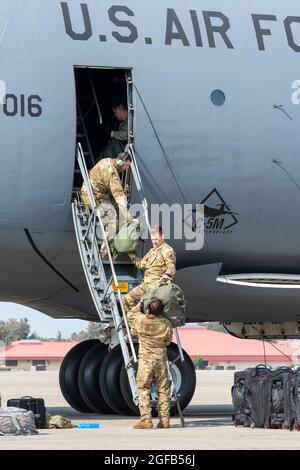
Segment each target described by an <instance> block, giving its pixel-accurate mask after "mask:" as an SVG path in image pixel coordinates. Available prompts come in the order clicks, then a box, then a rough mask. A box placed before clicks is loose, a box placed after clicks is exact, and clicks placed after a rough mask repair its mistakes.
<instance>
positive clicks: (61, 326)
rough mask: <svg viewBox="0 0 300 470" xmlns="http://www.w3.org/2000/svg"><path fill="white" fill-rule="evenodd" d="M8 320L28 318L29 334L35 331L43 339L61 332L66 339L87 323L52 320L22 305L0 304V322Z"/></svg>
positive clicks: (82, 328) (83, 327)
mask: <svg viewBox="0 0 300 470" xmlns="http://www.w3.org/2000/svg"><path fill="white" fill-rule="evenodd" d="M10 318H16V319H19V318H28V320H29V324H30V326H31V332H33V331H36V332H37V333H38V334H39V335H41V336H45V337H49V338H50V337H55V336H56V335H57V332H58V331H61V333H62V336H63V338H68V337H69V336H70V335H71V334H72V333H73V332H78V331H80V330H84V329H85V328H86V327H87V325H88V322H85V321H82V320H73V319H71V320H54V319H53V318H51V317H48V315H45V314H44V313H41V312H38V311H37V310H33V309H31V308H28V307H24V306H23V305H19V304H13V303H8V302H0V320H9V319H10Z"/></svg>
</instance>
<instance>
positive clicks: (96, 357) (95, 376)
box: [78, 341, 114, 414]
mask: <svg viewBox="0 0 300 470" xmlns="http://www.w3.org/2000/svg"><path fill="white" fill-rule="evenodd" d="M107 354H108V346H106V345H105V344H103V343H100V342H99V341H98V343H97V344H95V345H94V346H93V347H92V348H91V349H89V351H88V352H87V353H86V355H85V356H84V358H83V359H82V361H81V364H80V367H79V372H78V386H79V390H80V393H81V396H82V398H83V400H84V401H85V403H86V405H87V406H88V407H89V408H90V409H91V410H93V412H94V413H103V414H114V411H113V410H112V408H111V407H110V406H109V405H108V404H107V403H106V401H105V400H104V397H103V395H102V393H101V390H100V386H99V374H100V369H101V367H102V364H103V361H104V359H105V357H106V356H107Z"/></svg>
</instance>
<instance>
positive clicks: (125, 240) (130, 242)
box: [112, 219, 141, 253]
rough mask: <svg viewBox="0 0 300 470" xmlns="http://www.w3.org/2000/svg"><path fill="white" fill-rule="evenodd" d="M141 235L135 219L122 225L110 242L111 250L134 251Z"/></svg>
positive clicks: (119, 251)
mask: <svg viewBox="0 0 300 470" xmlns="http://www.w3.org/2000/svg"><path fill="white" fill-rule="evenodd" d="M140 236H141V226H140V223H139V221H138V220H137V219H133V220H132V221H131V222H128V223H127V224H125V225H123V227H122V228H121V230H120V231H119V233H118V234H117V235H116V236H115V238H114V241H113V243H112V251H113V252H115V253H132V252H135V251H136V249H137V247H138V244H139V241H140Z"/></svg>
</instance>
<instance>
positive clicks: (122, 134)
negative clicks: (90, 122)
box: [111, 118, 128, 142]
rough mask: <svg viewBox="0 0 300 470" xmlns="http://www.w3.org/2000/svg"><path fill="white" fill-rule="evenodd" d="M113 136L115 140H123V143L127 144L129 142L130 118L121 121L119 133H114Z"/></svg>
mask: <svg viewBox="0 0 300 470" xmlns="http://www.w3.org/2000/svg"><path fill="white" fill-rule="evenodd" d="M111 136H112V137H113V138H114V139H117V140H121V141H122V142H127V140H128V118H127V119H125V120H124V121H121V123H120V125H119V130H118V131H112V133H111Z"/></svg>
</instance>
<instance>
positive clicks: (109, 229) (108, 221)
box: [97, 199, 119, 257]
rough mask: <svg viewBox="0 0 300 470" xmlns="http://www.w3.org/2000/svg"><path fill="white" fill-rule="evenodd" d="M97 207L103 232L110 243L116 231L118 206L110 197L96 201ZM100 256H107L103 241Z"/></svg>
mask: <svg viewBox="0 0 300 470" xmlns="http://www.w3.org/2000/svg"><path fill="white" fill-rule="evenodd" d="M97 204H98V205H97V209H99V211H100V217H101V220H102V223H103V227H104V232H105V236H106V239H107V241H108V243H109V244H110V243H111V242H112V241H113V239H114V238H115V236H116V235H117V233H118V220H119V219H118V207H116V204H114V203H113V202H112V201H111V200H110V199H107V200H104V201H102V202H100V203H98V201H97ZM100 254H101V256H102V257H103V256H107V250H106V244H105V242H104V241H103V243H102V245H101V249H100Z"/></svg>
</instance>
